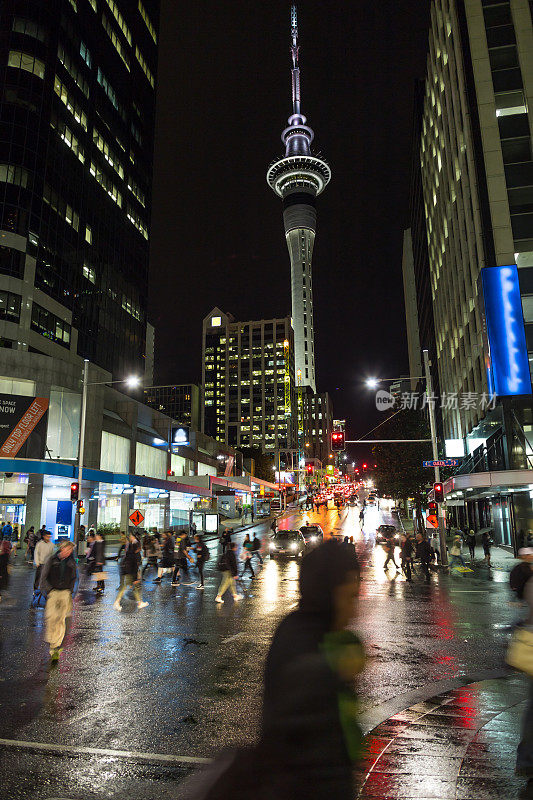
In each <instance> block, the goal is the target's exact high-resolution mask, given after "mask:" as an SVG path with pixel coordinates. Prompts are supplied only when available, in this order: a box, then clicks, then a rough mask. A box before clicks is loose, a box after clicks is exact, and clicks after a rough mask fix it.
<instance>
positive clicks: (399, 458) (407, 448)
mask: <svg viewBox="0 0 533 800" xmlns="http://www.w3.org/2000/svg"><path fill="white" fill-rule="evenodd" d="M378 431H379V434H378V435H379V438H380V439H429V438H430V430H429V423H428V421H427V420H426V419H425V418H424V416H423V415H422V413H421V412H420V411H418V410H414V409H402V410H401V411H399V412H397V413H396V414H393V415H392V416H391V417H390V418H389V419H388V420H387V421H386V422H384V423H382V424H381V425H380V427H379V428H378ZM372 452H373V454H374V458H375V461H376V464H377V467H376V468H375V469H374V476H375V480H376V484H377V487H378V489H379V492H380V494H385V495H390V496H391V497H393V498H394V499H395V500H402V501H403V503H404V506H405V508H406V509H407V498H408V497H413V498H414V501H415V508H416V516H417V519H418V520H419V524H421V520H422V503H423V501H424V499H425V494H426V487H427V485H428V483H431V482H432V481H433V473H432V472H430V470H428V469H427V468H426V467H423V466H422V461H429V460H430V459H431V458H432V454H431V453H432V450H431V442H429V441H428V442H413V443H412V444H408V443H405V444H404V443H401V444H394V443H392V442H391V443H390V444H379V445H376V446H375V447H374V448H373V449H372Z"/></svg>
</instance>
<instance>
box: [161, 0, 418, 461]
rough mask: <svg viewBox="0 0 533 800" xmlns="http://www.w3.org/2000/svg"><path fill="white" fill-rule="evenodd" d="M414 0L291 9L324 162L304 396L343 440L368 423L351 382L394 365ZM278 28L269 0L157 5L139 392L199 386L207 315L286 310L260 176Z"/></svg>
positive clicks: (282, 27)
mask: <svg viewBox="0 0 533 800" xmlns="http://www.w3.org/2000/svg"><path fill="white" fill-rule="evenodd" d="M428 5H429V3H427V4H426V3H425V2H424V0H357V2H351V3H350V2H337V1H336V0H327V1H326V0H322V1H321V0H304V1H303V2H300V3H299V5H298V13H299V33H300V68H301V74H302V110H303V113H304V114H305V115H306V116H307V120H308V124H309V125H310V126H311V127H312V128H313V130H314V131H315V141H314V151H315V152H317V153H321V154H322V155H323V156H324V157H325V158H326V160H327V161H328V162H329V164H330V166H331V170H332V180H331V183H330V185H329V186H328V188H327V189H326V190H325V192H324V193H323V194H322V195H321V196H320V197H319V199H318V204H317V206H318V226H317V237H316V241H315V251H314V257H313V274H314V309H315V353H316V371H317V388H318V390H319V391H329V392H330V394H331V396H332V399H333V403H334V413H335V416H336V417H345V418H346V419H347V422H348V425H347V438H352V437H353V438H356V437H357V436H362V435H363V434H365V433H366V432H367V430H368V429H369V428H370V427H371V426H372V425H374V424H376V423H377V422H378V421H379V420H380V415H379V413H378V412H376V410H375V407H374V401H373V396H372V395H371V393H370V394H369V392H368V390H367V389H365V388H364V387H363V385H362V380H363V379H364V377H366V376H368V375H374V374H378V375H379V374H380V375H382V376H386V377H393V376H396V375H400V374H401V373H406V372H407V371H408V360H407V341H406V334H405V317H404V306H403V287H402V273H401V256H402V233H403V228H405V227H407V225H408V201H409V170H410V162H411V141H412V139H411V137H412V134H411V131H412V107H413V89H414V81H415V79H416V78H417V77H422V76H423V75H424V67H425V52H426V42H427V30H428V19H429V12H428V9H427V8H426V6H428ZM289 33H290V27H289V3H287V2H282V0H269V2H256V3H251V2H243V0H231V2H220V1H219V0H204V1H203V2H202V1H201V0H196V2H193V3H182V2H178V0H162V14H161V26H160V61H159V85H158V116H157V134H156V149H155V174H154V198H153V214H152V240H151V271H150V276H151V290H150V298H149V302H150V320H151V321H152V323H153V324H154V325H155V327H156V374H155V378H156V381H157V382H161V383H166V382H176V383H187V382H200V380H201V330H202V319H203V317H204V316H206V315H207V314H208V313H209V311H210V310H211V308H212V307H214V306H217V305H218V306H219V307H220V308H221V309H222V310H224V311H227V312H230V313H232V314H233V315H234V316H235V318H236V319H238V320H249V319H261V318H271V317H281V316H285V315H287V314H290V310H291V302H290V267H289V255H288V251H287V247H286V243H285V237H284V232H283V222H282V203H281V200H280V198H278V197H277V196H276V195H274V193H273V192H272V190H271V189H270V188H269V187H268V185H267V183H266V180H265V173H266V169H267V166H268V164H269V163H270V162H271V161H272V160H273V159H274V157H279V156H281V155H282V153H283V148H282V144H281V140H280V134H281V131H282V130H283V128H284V127H285V126H286V124H287V117H288V116H289V114H290V112H291V105H290V52H289V46H290V38H289ZM353 455H354V457H356V458H357V457H358V456H361V455H362V452H361V450H360V449H354V451H353Z"/></svg>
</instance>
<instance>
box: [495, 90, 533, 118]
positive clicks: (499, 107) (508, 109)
mask: <svg viewBox="0 0 533 800" xmlns="http://www.w3.org/2000/svg"><path fill="white" fill-rule="evenodd" d="M494 100H495V103H496V116H497V117H506V116H509V115H511V114H527V106H526V101H525V98H524V92H523V91H521V90H518V91H516V92H502V93H501V94H497V95H495V96H494Z"/></svg>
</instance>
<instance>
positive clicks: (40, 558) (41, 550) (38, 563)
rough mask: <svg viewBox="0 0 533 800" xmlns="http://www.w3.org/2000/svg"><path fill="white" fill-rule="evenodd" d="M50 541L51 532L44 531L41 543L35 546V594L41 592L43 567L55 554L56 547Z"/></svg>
mask: <svg viewBox="0 0 533 800" xmlns="http://www.w3.org/2000/svg"><path fill="white" fill-rule="evenodd" d="M50 539H51V534H50V531H44V533H43V536H42V538H41V541H40V542H37V544H36V545H35V552H34V556H33V563H34V564H35V580H34V581H33V592H34V594H35V592H38V591H39V585H40V583H41V572H42V571H43V565H44V564H45V563H46V562H47V561H48V559H49V558H50V556H51V555H52V553H53V552H54V545H53V543H52V542H51V541H50Z"/></svg>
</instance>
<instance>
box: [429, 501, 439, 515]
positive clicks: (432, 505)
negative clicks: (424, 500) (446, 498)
mask: <svg viewBox="0 0 533 800" xmlns="http://www.w3.org/2000/svg"><path fill="white" fill-rule="evenodd" d="M437 510H438V505H437V503H434V502H431V503H428V513H429V514H436V513H437Z"/></svg>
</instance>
